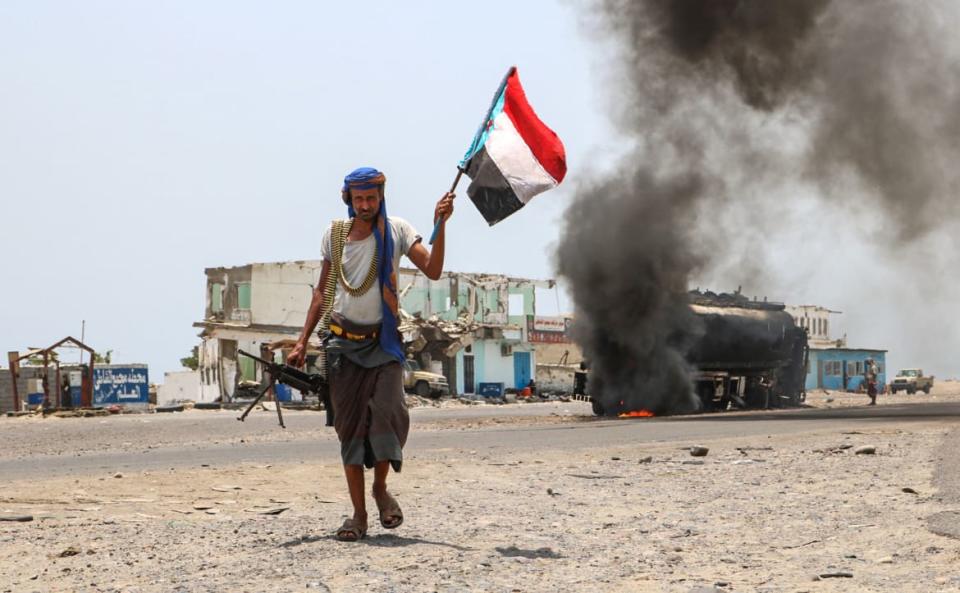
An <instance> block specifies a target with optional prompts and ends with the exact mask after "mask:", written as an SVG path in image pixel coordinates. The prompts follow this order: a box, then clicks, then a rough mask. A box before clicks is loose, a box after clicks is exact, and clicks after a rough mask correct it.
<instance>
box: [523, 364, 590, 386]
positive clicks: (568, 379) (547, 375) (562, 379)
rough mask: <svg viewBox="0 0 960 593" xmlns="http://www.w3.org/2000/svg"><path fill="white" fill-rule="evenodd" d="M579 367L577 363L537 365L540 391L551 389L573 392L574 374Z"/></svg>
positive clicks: (536, 379) (537, 380)
mask: <svg viewBox="0 0 960 593" xmlns="http://www.w3.org/2000/svg"><path fill="white" fill-rule="evenodd" d="M578 368H579V367H577V366H576V365H559V364H543V363H540V364H538V365H537V373H536V378H535V379H534V380H535V381H536V382H537V389H538V390H539V391H540V393H543V392H546V391H551V392H560V393H573V374H574V373H575V372H577V370H578Z"/></svg>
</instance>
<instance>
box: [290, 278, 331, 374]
mask: <svg viewBox="0 0 960 593" xmlns="http://www.w3.org/2000/svg"><path fill="white" fill-rule="evenodd" d="M329 275H330V262H329V261H327V260H323V268H321V270H320V282H319V283H317V287H316V288H314V289H313V297H312V298H311V299H310V309H309V310H308V311H307V320H306V321H305V322H304V324H303V331H302V332H301V333H300V338H299V339H298V340H297V344H296V346H294V347H293V350H292V351H291V352H290V355H289V356H287V364H289V365H291V366H295V367H302V366H303V363H304V361H305V360H306V358H307V342H309V340H310V334H312V333H313V330H314V329H315V328H316V327H317V324H318V323H320V316H321V315H322V314H323V305H324V302H323V301H324V294H323V293H324V291H325V289H326V286H327V276H329Z"/></svg>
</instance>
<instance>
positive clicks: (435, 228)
mask: <svg viewBox="0 0 960 593" xmlns="http://www.w3.org/2000/svg"><path fill="white" fill-rule="evenodd" d="M461 177H463V168H461V167H457V176H456V177H454V178H453V185H451V186H450V193H453V192H454V191H455V190H456V189H457V184H459V183H460V178H461ZM443 220H444V219H443V217H442V216H441V217H440V218H438V219H437V222H436V224H434V225H433V232H432V233H430V244H431V245H433V242H434V241H436V239H437V233H439V232H440V225H441V224H443Z"/></svg>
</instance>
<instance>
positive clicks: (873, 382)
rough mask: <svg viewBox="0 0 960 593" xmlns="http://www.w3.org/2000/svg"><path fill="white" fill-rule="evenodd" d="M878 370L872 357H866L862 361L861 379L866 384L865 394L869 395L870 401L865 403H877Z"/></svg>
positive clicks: (872, 404)
mask: <svg viewBox="0 0 960 593" xmlns="http://www.w3.org/2000/svg"><path fill="white" fill-rule="evenodd" d="M879 374H880V370H879V369H878V368H877V365H876V363H874V362H873V358H872V357H868V358H867V359H866V360H865V361H864V363H863V380H864V382H865V383H866V384H867V395H868V396H869V397H870V403H869V404H867V405H870V406H875V405H877V375H879Z"/></svg>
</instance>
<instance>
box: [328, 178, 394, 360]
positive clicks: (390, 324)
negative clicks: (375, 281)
mask: <svg viewBox="0 0 960 593" xmlns="http://www.w3.org/2000/svg"><path fill="white" fill-rule="evenodd" d="M386 182H387V178H386V176H385V175H384V174H383V173H381V172H380V171H377V170H376V169H374V168H373V167H360V168H359V169H354V170H353V171H351V172H350V174H349V175H347V176H346V177H344V178H343V189H342V195H343V199H344V201H345V202H346V203H347V213H348V214H349V215H350V218H354V217H355V216H356V215H357V213H356V212H355V211H354V209H353V203H352V202H351V200H350V190H351V189H374V188H379V189H380V211H379V212H378V213H377V221H376V223H375V224H374V225H373V235H374V237H375V238H376V240H377V254H379V256H380V267H379V271H378V274H377V275H378V277H379V280H380V303H381V308H382V311H383V322H382V325H381V327H380V347H381V348H383V350H384V351H385V352H386V353H387V354H389V355H391V356H393V357H394V358H396V359H397V361H398V362H403V360H404V358H405V357H404V353H403V344H401V343H400V333H399V331H398V329H397V316H398V311H399V302H398V299H397V277H396V274H395V273H394V270H393V248H394V245H393V232H392V231H391V230H390V220H389V218H387V202H386V200H385V199H384V196H383V186H384V185H385V184H386Z"/></svg>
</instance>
